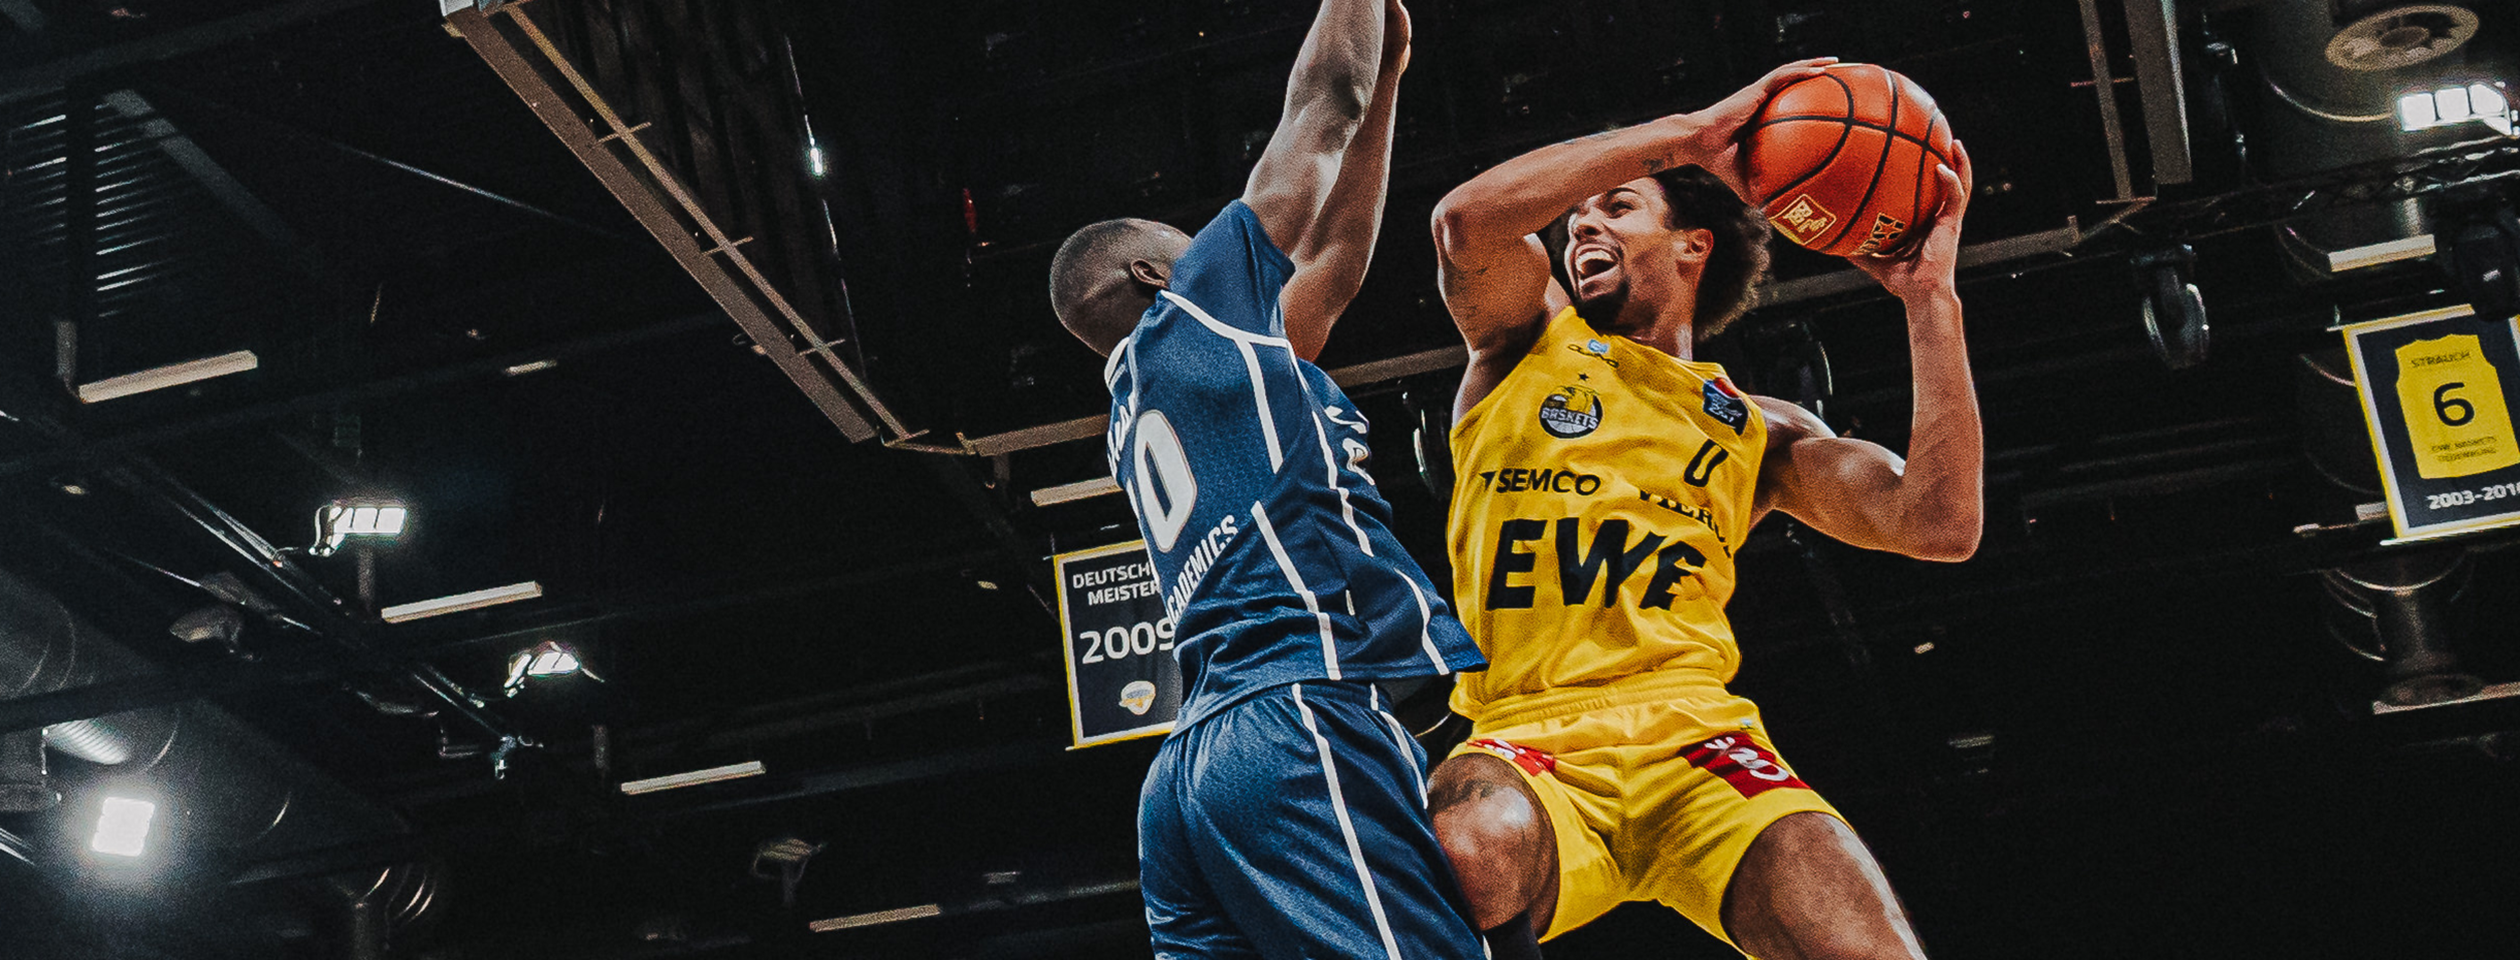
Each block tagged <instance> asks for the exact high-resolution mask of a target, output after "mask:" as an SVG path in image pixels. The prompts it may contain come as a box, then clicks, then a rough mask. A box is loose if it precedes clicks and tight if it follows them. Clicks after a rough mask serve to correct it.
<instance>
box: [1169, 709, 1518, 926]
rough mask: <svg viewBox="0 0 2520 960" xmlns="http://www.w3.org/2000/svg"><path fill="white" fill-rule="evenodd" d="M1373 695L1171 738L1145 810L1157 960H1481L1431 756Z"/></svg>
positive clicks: (1226, 715)
mask: <svg viewBox="0 0 2520 960" xmlns="http://www.w3.org/2000/svg"><path fill="white" fill-rule="evenodd" d="M1383 706H1384V702H1383V699H1382V697H1381V694H1380V693H1379V691H1377V690H1376V689H1375V688H1374V687H1373V686H1372V685H1371V684H1366V683H1353V682H1339V681H1307V682H1304V683H1296V684H1288V685H1286V686H1282V687H1276V688H1272V689H1270V690H1267V691H1264V692H1261V693H1259V694H1256V695H1254V696H1253V697H1252V698H1251V699H1249V700H1245V701H1243V702H1242V703H1239V704H1235V705H1233V706H1231V707H1227V708H1226V709H1224V710H1223V711H1220V712H1218V713H1216V714H1213V715H1211V716H1208V717H1206V718H1204V719H1202V720H1200V721H1199V722H1198V723H1196V724H1193V725H1192V726H1190V727H1189V728H1187V729H1184V730H1179V731H1175V732H1174V733H1173V735H1172V736H1171V737H1170V738H1168V739H1167V740H1165V741H1164V744H1163V746H1162V748H1161V749H1160V750H1158V752H1157V753H1156V755H1155V764H1154V766H1153V768H1152V769H1150V770H1148V771H1147V775H1146V786H1145V788H1144V790H1143V791H1142V793H1141V794H1140V798H1139V805H1138V875H1139V881H1140V886H1141V888H1142V891H1143V893H1144V894H1145V897H1146V920H1147V926H1148V928H1149V929H1150V930H1151V931H1152V933H1153V935H1154V946H1155V956H1156V958H1157V960H1209V958H1242V957H1261V958H1267V960H1298V958H1305V960H1331V958H1339V960H1478V958H1480V957H1482V956H1484V955H1485V951H1484V950H1483V949H1482V948H1481V946H1480V940H1479V936H1478V934H1477V933H1476V932H1475V931H1473V930H1472V929H1471V928H1470V921H1469V920H1468V919H1466V918H1467V916H1468V904H1467V902H1465V901H1464V900H1463V898H1462V895H1461V890H1460V886H1459V884H1458V883H1456V882H1455V880H1454V878H1453V873H1452V867H1451V865H1450V864H1449V863H1448V862H1447V861H1446V860H1445V859H1444V852H1443V848H1442V847H1440V846H1438V845H1437V844H1436V842H1435V830H1434V826H1433V823H1432V821H1431V820H1430V819H1429V816H1428V813H1427V808H1426V770H1427V765H1426V753H1425V751H1423V750H1421V749H1419V747H1418V745H1417V742H1416V741H1415V740H1412V739H1410V738H1409V735H1408V732H1407V731H1406V730H1404V729H1402V728H1401V726H1400V722H1399V721H1398V720H1395V719H1393V718H1392V716H1391V714H1389V713H1387V712H1385V711H1384V709H1383Z"/></svg>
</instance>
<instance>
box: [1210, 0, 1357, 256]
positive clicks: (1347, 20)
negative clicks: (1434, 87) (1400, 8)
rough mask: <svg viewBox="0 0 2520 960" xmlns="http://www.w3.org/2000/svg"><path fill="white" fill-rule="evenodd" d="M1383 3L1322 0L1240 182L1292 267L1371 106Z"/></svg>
mask: <svg viewBox="0 0 2520 960" xmlns="http://www.w3.org/2000/svg"><path fill="white" fill-rule="evenodd" d="M1385 2H1386V0H1322V4H1321V12H1320V13H1319V14H1318V15H1316V16H1315V17H1314V18H1313V24H1312V31H1311V32H1309V33H1307V34H1305V35H1304V47H1303V49H1302V50H1301V51H1298V52H1297V53H1296V54H1295V72H1294V74H1293V75H1292V76H1291V77H1289V78H1288V79H1287V83H1286V109H1285V112H1283V113H1281V114H1280V115H1279V116H1278V125H1277V131H1276V132H1275V133H1272V134H1270V135H1269V146H1268V148H1267V149H1266V150H1264V151H1262V152H1261V154H1260V162H1259V163H1258V164H1256V165H1254V166H1253V167H1252V168H1251V179H1250V180H1248V181H1245V182H1244V184H1243V202H1244V203H1245V204H1248V205H1250V207H1251V212H1252V213H1253V215H1255V216H1257V217H1259V218H1260V226H1261V228H1262V229H1265V230H1267V231H1268V232H1269V240H1270V241H1271V242H1273V243H1275V244H1277V246H1278V249H1279V250H1282V251H1285V252H1286V253H1287V255H1288V258H1289V259H1293V260H1294V261H1295V265H1296V267H1297V268H1298V269H1301V268H1302V267H1303V266H1304V260H1303V258H1302V257H1300V256H1297V254H1298V253H1299V252H1304V251H1308V250H1310V249H1311V248H1312V246H1313V245H1315V244H1316V243H1317V238H1315V237H1314V236H1313V231H1314V228H1315V224H1316V222H1317V221H1318V219H1319V218H1320V216H1321V210H1322V202H1323V201H1324V200H1325V199H1327V198H1328V197H1329V195H1330V190H1331V188H1332V187H1333V186H1335V185H1337V183H1338V181H1339V167H1340V163H1341V161H1342V160H1343V159H1344V158H1345V156H1346V154H1347V150H1348V145H1349V144H1350V143H1351V142H1352V141H1354V140H1355V139H1356V131H1357V130H1358V128H1359V127H1361V126H1362V125H1363V123H1364V119H1365V112H1366V110H1367V108H1368V107H1370V106H1372V104H1373V100H1374V77H1375V70H1376V67H1378V66H1379V65H1380V64H1381V62H1382V45H1383V5H1384V3H1385Z"/></svg>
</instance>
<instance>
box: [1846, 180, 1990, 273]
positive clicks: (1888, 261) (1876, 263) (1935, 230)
mask: <svg viewBox="0 0 2520 960" xmlns="http://www.w3.org/2000/svg"><path fill="white" fill-rule="evenodd" d="M1934 178H1935V179H1937V180H1940V181H1942V188H1943V202H1942V209H1940V210H1938V211H1935V213H1934V222H1933V224H1932V226H1930V227H1929V228H1927V230H1926V232H1925V236H1924V238H1923V239H1921V240H1919V241H1917V244H1916V246H1914V247H1912V248H1910V249H1909V250H1908V252H1907V253H1905V254H1902V255H1899V256H1896V257H1876V256H1871V255H1862V256H1853V257H1848V258H1847V259H1848V260H1849V261H1851V262H1853V263H1854V264H1855V268H1856V269H1858V270H1862V271H1864V272H1865V273H1869V274H1872V277H1873V279H1875V280H1879V281H1881V286H1882V288H1883V289H1885V290H1888V291H1890V293H1891V295H1892V296H1896V297H1898V298H1899V299H1900V300H1903V301H1907V302H1909V303H1914V302H1916V300H1917V299H1918V298H1919V297H1926V296H1933V295H1937V294H1943V293H1949V292H1951V291H1953V290H1955V289H1957V287H1956V285H1955V279H1954V274H1955V273H1956V272H1957V271H1958V270H1959V268H1960V218H1961V217H1962V216H1964V215H1966V214H1967V213H1968V212H1969V192H1970V191H1971V190H1974V189H1976V188H1977V171H1976V169H1975V168H1974V167H1973V166H1972V165H1971V164H1970V163H1969V148H1968V147H1966V146H1963V145H1961V143H1960V141H1958V140H1954V141H1952V142H1951V165H1950V166H1943V165H1940V164H1937V165H1935V167H1934Z"/></svg>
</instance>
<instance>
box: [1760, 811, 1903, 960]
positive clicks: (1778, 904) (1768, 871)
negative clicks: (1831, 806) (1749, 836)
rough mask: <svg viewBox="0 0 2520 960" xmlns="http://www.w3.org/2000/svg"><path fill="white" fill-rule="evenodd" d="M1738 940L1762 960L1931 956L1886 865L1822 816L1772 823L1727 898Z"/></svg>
mask: <svg viewBox="0 0 2520 960" xmlns="http://www.w3.org/2000/svg"><path fill="white" fill-rule="evenodd" d="M1723 912H1724V926H1725V928H1726V929H1727V930H1729V931H1730V932H1731V936H1732V941H1733V943H1734V944H1736V945H1738V946H1740V947H1741V949H1742V950H1743V951H1744V952H1746V953H1749V954H1750V955H1751V956H1754V957H1759V958H1762V960H1821V958H1827V960H1921V958H1922V957H1924V955H1925V952H1924V949H1923V948H1922V947H1921V946H1919V945H1918V944H1917V941H1916V932H1915V930H1914V929H1912V928H1911V927H1910V926H1909V924H1908V918H1907V911H1906V910H1905V909H1904V908H1902V907H1901V906H1900V905H1899V899H1898V896H1897V895H1896V894H1894V893H1892V892H1891V890H1890V881H1889V879H1888V878H1887V877H1885V876H1883V875H1882V872H1881V864H1880V863H1879V862H1878V861H1876V860H1874V859H1873V855H1872V851H1871V850H1869V849H1867V848H1865V846H1864V842H1863V841H1862V840H1861V839H1859V838H1857V837H1856V836H1855V831H1854V830H1853V829H1851V828H1849V827H1848V826H1847V825H1846V822H1845V821H1843V820H1840V819H1838V818H1837V817H1835V816H1833V815H1830V814H1827V813H1822V812H1818V811H1806V812H1802V813H1796V814H1793V815H1791V816H1788V817H1785V818H1783V819H1780V820H1778V821H1776V822H1775V823H1773V824H1770V825H1769V826H1768V827H1767V829H1766V830H1764V831H1761V832H1760V834H1759V838H1758V840H1757V841H1756V842H1754V843H1752V844H1751V846H1750V851H1749V853H1748V855H1747V856H1744V857H1743V858H1742V861H1741V865H1740V867H1739V868H1737V869H1736V870H1735V871H1734V872H1733V878H1732V884H1731V886H1730V887H1729V889H1728V890H1727V891H1726V893H1725V896H1724V910H1723Z"/></svg>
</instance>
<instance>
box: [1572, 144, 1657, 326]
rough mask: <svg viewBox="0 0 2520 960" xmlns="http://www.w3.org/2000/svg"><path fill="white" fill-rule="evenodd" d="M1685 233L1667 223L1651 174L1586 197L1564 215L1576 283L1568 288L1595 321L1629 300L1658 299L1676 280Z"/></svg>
mask: <svg viewBox="0 0 2520 960" xmlns="http://www.w3.org/2000/svg"><path fill="white" fill-rule="evenodd" d="M1684 233H1685V231H1682V230H1679V229H1676V228H1674V227H1673V226H1672V225H1671V211H1670V209H1669V204H1668V203H1667V202H1666V201H1665V200H1664V198H1663V190H1662V184H1661V183H1659V182H1657V181H1655V180H1654V179H1653V178H1651V177H1645V178H1641V179H1637V180H1632V181H1629V182H1627V183H1624V184H1621V185H1619V186H1616V187H1612V188H1610V190H1609V192H1607V193H1603V194H1600V195H1597V196H1594V197H1591V198H1588V199H1586V200H1585V201H1584V202H1583V203H1580V204H1577V205H1576V207H1575V209H1574V210H1573V211H1572V212H1570V213H1568V214H1567V221H1566V240H1567V243H1566V253H1565V257H1566V262H1565V264H1564V266H1565V268H1566V276H1567V277H1568V278H1569V279H1570V280H1571V281H1572V282H1573V283H1574V289H1572V290H1569V291H1567V292H1568V293H1569V294H1571V295H1573V296H1574V298H1575V303H1576V305H1577V306H1579V307H1584V308H1585V309H1586V315H1587V316H1588V317H1595V316H1597V319H1598V320H1599V321H1610V320H1612V319H1613V318H1612V316H1611V314H1614V313H1616V312H1618V309H1619V308H1620V307H1622V306H1624V305H1625V304H1627V303H1629V302H1631V301H1633V302H1638V303H1656V302H1659V301H1660V298H1661V297H1662V296H1664V295H1666V293H1667V292H1668V290H1669V288H1670V287H1672V286H1673V285H1675V284H1677V283H1678V282H1679V280H1680V271H1679V264H1678V248H1679V244H1680V241H1681V240H1682V239H1684V237H1683V234H1684ZM1601 307H1607V308H1608V309H1606V310H1603V309H1600V308H1601Z"/></svg>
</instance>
